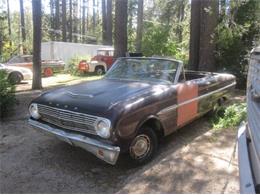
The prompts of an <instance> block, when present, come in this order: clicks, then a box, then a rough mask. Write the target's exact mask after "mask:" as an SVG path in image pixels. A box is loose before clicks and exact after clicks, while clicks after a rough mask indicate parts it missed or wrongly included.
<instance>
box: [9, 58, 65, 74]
mask: <svg viewBox="0 0 260 195" xmlns="http://www.w3.org/2000/svg"><path fill="white" fill-rule="evenodd" d="M32 61H33V56H32V55H18V56H14V57H12V58H11V59H9V60H8V61H7V63H6V65H8V66H16V67H24V68H29V69H31V70H32V69H33V63H32ZM64 67H65V63H64V62H63V61H62V60H42V73H43V74H44V76H46V77H48V76H52V75H53V73H54V72H59V71H61V70H64Z"/></svg>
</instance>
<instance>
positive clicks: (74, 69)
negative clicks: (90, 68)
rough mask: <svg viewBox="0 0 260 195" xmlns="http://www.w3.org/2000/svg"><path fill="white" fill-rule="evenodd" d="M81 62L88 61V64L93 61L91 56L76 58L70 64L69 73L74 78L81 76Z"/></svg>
mask: <svg viewBox="0 0 260 195" xmlns="http://www.w3.org/2000/svg"><path fill="white" fill-rule="evenodd" d="M81 60H86V61H87V62H88V61H90V60H91V57H90V56H74V57H72V58H71V59H70V60H69V62H68V69H67V72H68V73H70V74H71V75H74V76H81V73H80V71H79V70H78V65H79V62H80V61H81Z"/></svg>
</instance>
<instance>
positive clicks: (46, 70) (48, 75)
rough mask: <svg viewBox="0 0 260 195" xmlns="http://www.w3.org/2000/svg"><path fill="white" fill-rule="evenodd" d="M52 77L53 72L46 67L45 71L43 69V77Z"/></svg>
mask: <svg viewBox="0 0 260 195" xmlns="http://www.w3.org/2000/svg"><path fill="white" fill-rule="evenodd" d="M52 75H53V70H52V68H50V67H48V68H45V69H44V76H45V77H50V76H52Z"/></svg>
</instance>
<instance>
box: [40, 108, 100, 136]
mask: <svg viewBox="0 0 260 195" xmlns="http://www.w3.org/2000/svg"><path fill="white" fill-rule="evenodd" d="M38 109H39V113H40V115H41V120H43V121H45V122H47V123H50V124H53V125H56V126H58V127H61V128H64V129H68V130H74V131H80V132H84V133H90V134H94V135H96V131H95V124H96V122H97V120H98V117H96V116H92V115H88V114H83V113H78V112H72V111H68V110H63V109H59V108H54V107H50V106H45V105H41V104H38Z"/></svg>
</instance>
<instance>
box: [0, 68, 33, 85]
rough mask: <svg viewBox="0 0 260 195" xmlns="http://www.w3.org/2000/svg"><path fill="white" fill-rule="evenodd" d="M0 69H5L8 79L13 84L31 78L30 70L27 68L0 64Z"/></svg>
mask: <svg viewBox="0 0 260 195" xmlns="http://www.w3.org/2000/svg"><path fill="white" fill-rule="evenodd" d="M0 70H5V71H6V72H7V73H8V80H9V81H10V82H12V83H14V84H18V83H21V81H22V80H31V79H32V71H31V70H30V69H28V68H23V67H15V66H6V65H4V64H0Z"/></svg>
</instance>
